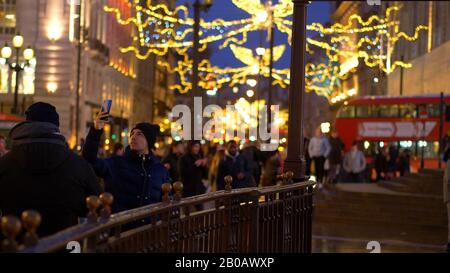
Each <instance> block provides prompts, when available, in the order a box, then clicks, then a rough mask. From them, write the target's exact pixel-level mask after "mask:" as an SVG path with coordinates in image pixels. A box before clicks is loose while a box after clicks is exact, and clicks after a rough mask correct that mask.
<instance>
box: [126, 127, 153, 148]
mask: <svg viewBox="0 0 450 273" xmlns="http://www.w3.org/2000/svg"><path fill="white" fill-rule="evenodd" d="M135 129H139V130H141V131H142V133H143V134H144V136H145V139H146V140H147V145H148V149H151V148H153V146H154V145H155V142H156V137H157V136H158V133H159V125H155V124H150V123H147V122H142V123H138V124H136V126H134V128H133V129H131V132H133V130H135Z"/></svg>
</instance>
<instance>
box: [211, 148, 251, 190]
mask: <svg viewBox="0 0 450 273" xmlns="http://www.w3.org/2000/svg"><path fill="white" fill-rule="evenodd" d="M227 175H230V176H231V177H233V182H232V185H231V186H232V188H233V189H238V188H246V187H254V186H255V184H254V181H253V179H252V175H253V173H252V169H251V168H250V165H249V164H248V162H247V159H245V157H244V156H242V155H241V154H239V152H238V148H237V143H236V141H234V140H231V141H229V142H228V143H227V150H226V151H225V158H224V159H222V161H221V162H220V163H219V170H218V173H217V189H218V190H224V189H225V176H227Z"/></svg>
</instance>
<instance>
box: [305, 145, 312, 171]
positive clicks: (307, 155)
mask: <svg viewBox="0 0 450 273" xmlns="http://www.w3.org/2000/svg"><path fill="white" fill-rule="evenodd" d="M308 146H309V138H307V137H304V138H303V152H304V153H305V161H306V162H305V163H306V170H305V175H306V176H310V175H311V163H312V159H311V156H309V151H308Z"/></svg>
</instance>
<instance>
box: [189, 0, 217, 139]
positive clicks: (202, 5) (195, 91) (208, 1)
mask: <svg viewBox="0 0 450 273" xmlns="http://www.w3.org/2000/svg"><path fill="white" fill-rule="evenodd" d="M212 4H213V0H203V1H201V0H195V2H194V5H193V6H194V34H193V39H194V41H193V47H192V90H191V93H192V94H191V107H192V108H191V111H194V99H195V97H196V96H198V95H200V94H199V93H200V91H199V88H198V82H199V75H198V65H199V63H200V56H199V54H198V50H199V48H200V12H201V11H202V10H203V11H207V10H208V9H209V8H210V7H211V5H212ZM202 97H203V96H202ZM194 124H195V111H194V112H191V128H192V130H191V139H192V140H193V139H194V138H195V130H194V129H195V126H194Z"/></svg>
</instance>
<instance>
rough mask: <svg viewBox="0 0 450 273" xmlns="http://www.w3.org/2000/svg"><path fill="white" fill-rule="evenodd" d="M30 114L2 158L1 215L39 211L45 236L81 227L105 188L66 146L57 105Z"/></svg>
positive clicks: (37, 106) (31, 109)
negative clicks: (88, 205)
mask: <svg viewBox="0 0 450 273" xmlns="http://www.w3.org/2000/svg"><path fill="white" fill-rule="evenodd" d="M25 115H26V121H24V122H21V123H19V124H17V125H16V126H15V127H14V128H12V129H11V131H10V138H11V141H12V150H11V151H10V152H9V153H8V154H6V155H5V156H3V157H2V158H0V210H1V211H2V213H3V215H15V216H17V217H20V215H21V214H22V212H23V211H25V210H28V209H33V210H36V211H38V212H39V213H40V214H41V215H42V223H41V225H40V226H39V228H38V229H37V234H38V235H39V237H43V236H47V235H50V234H53V233H55V232H57V231H60V230H62V229H65V228H68V227H70V226H73V225H76V224H78V218H79V217H85V216H86V214H87V212H88V211H87V208H86V201H85V200H86V198H87V197H88V196H90V195H99V194H100V186H99V184H98V181H97V177H96V176H95V173H94V171H93V170H92V168H91V166H90V165H89V163H88V162H86V160H84V159H83V158H82V157H80V156H78V155H77V154H75V153H73V152H71V151H70V150H69V147H68V146H67V145H66V141H65V138H64V136H63V135H62V134H61V133H60V130H59V115H58V113H57V112H56V108H55V107H54V106H53V105H51V104H48V103H44V102H37V103H34V104H32V105H31V106H30V107H29V108H28V109H27V111H26V112H25Z"/></svg>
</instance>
